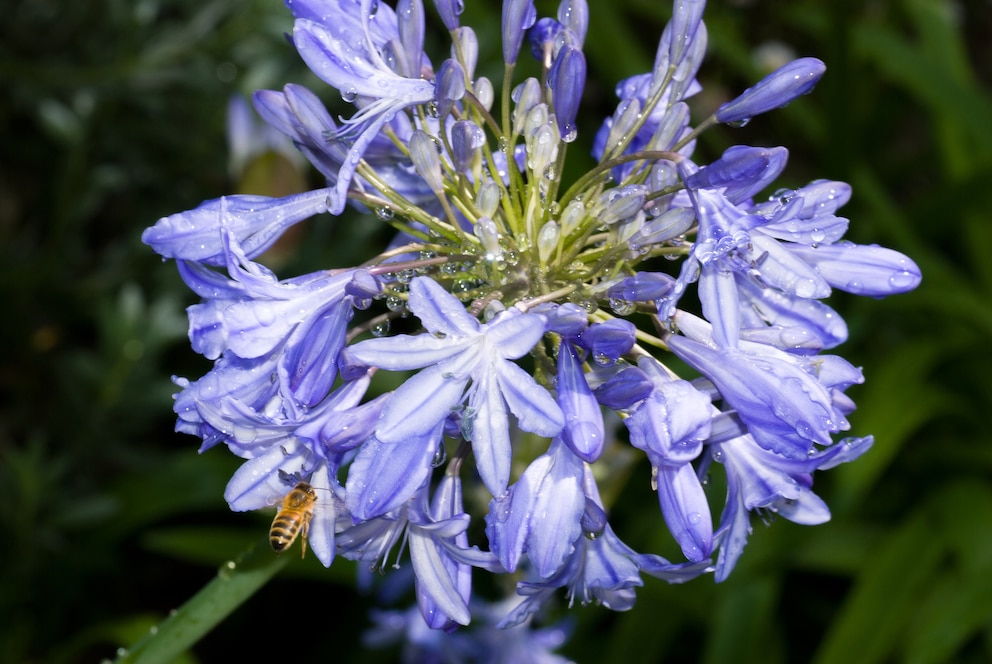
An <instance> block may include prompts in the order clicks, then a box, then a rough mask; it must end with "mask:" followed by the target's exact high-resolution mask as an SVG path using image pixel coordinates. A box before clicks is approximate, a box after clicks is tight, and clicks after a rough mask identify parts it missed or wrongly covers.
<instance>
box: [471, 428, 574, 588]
mask: <svg viewBox="0 0 992 664" xmlns="http://www.w3.org/2000/svg"><path fill="white" fill-rule="evenodd" d="M582 479H583V465H582V461H581V460H580V459H579V458H578V457H577V456H576V455H575V454H574V453H573V452H572V451H571V450H570V449H569V447H568V446H567V445H565V444H564V443H563V442H562V440H561V438H560V437H558V438H555V439H554V440H553V441H552V442H551V447H550V448H549V449H548V451H547V452H546V453H545V454H542V455H541V456H539V457H538V458H536V459H534V461H532V462H531V464H530V465H529V466H528V467H527V470H525V471H524V472H523V474H522V475H521V476H520V479H518V480H517V482H516V483H515V484H513V485H512V486H511V487H510V488H509V489H508V490H507V491H506V492H505V493H503V494H502V495H500V496H497V497H495V498H493V499H492V500H491V501H490V502H489V514H487V515H486V536H487V537H488V539H489V547H490V549H491V550H492V551H493V553H494V554H496V556H497V557H498V558H499V560H500V562H501V563H502V564H503V567H505V568H506V569H507V571H510V572H512V571H514V570H516V569H517V565H518V564H519V562H520V557H521V555H523V553H527V558H528V559H529V560H530V562H531V564H532V565H533V566H534V569H535V571H536V573H537V575H538V576H540V577H541V578H548V577H551V576H552V575H554V574H555V573H556V572H557V571H558V570H559V569H560V568H561V566H562V565H563V564H564V562H565V559H566V558H567V557H568V556H569V555H570V554H571V553H572V551H573V549H574V544H575V541H576V540H577V539H578V538H579V536H580V535H581V533H582V527H581V518H582V513H583V511H584V510H585V504H586V499H585V494H584V492H583V488H582Z"/></svg>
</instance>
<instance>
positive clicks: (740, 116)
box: [715, 58, 827, 123]
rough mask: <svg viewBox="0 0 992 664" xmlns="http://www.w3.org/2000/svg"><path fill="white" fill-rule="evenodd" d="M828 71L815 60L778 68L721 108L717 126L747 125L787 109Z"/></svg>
mask: <svg viewBox="0 0 992 664" xmlns="http://www.w3.org/2000/svg"><path fill="white" fill-rule="evenodd" d="M826 70H827V67H826V65H824V64H823V62H822V61H820V60H817V59H816V58H799V59H798V60H793V61H792V62H790V63H789V64H787V65H784V66H782V67H779V68H778V69H776V70H775V71H773V72H772V73H771V74H769V75H768V76H766V77H764V78H763V79H761V80H760V81H758V82H757V83H756V84H755V85H754V86H753V87H750V88H748V89H747V90H745V91H744V92H743V93H742V94H741V95H740V96H739V97H737V98H736V99H734V100H732V101H728V102H727V103H725V104H722V105H721V106H720V108H718V109H717V111H716V113H715V115H716V119H717V121H718V122H728V123H745V122H747V121H748V120H750V119H751V118H752V117H754V116H755V115H759V114H760V113H765V112H767V111H770V110H772V109H776V108H780V107H782V106H785V105H786V104H788V103H789V102H790V101H792V100H793V99H795V98H796V97H799V96H802V95H804V94H808V93H809V92H810V91H811V90H812V89H813V86H815V85H816V84H817V82H819V80H820V77H822V76H823V73H824V72H825V71H826Z"/></svg>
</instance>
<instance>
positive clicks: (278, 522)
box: [269, 482, 317, 556]
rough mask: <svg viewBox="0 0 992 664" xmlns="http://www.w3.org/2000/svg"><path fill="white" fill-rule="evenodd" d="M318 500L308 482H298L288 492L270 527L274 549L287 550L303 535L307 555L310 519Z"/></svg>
mask: <svg viewBox="0 0 992 664" xmlns="http://www.w3.org/2000/svg"><path fill="white" fill-rule="evenodd" d="M316 502H317V493H316V492H315V491H314V490H313V487H312V486H310V485H309V484H307V483H306V482H300V483H298V484H297V485H296V486H295V487H294V488H293V490H292V491H290V492H289V493H288V494H286V497H285V498H284V499H283V501H282V506H281V507H280V508H279V512H277V513H276V518H275V519H273V520H272V527H271V528H269V544H270V545H271V546H272V550H273V551H275V552H276V553H280V552H282V551H285V550H286V549H288V548H289V547H291V546H292V545H293V542H295V541H296V538H297V537H299V536H300V535H302V536H303V543H302V544H303V556H305V555H306V553H307V533H308V532H309V531H310V520H311V519H312V518H313V509H314V505H315V504H316Z"/></svg>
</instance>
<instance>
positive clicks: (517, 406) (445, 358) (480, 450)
mask: <svg viewBox="0 0 992 664" xmlns="http://www.w3.org/2000/svg"><path fill="white" fill-rule="evenodd" d="M408 305H409V307H410V310H411V311H412V312H413V313H414V315H416V316H417V317H418V318H420V321H421V323H422V324H423V326H424V328H425V329H426V330H427V331H428V332H429V333H430V334H421V335H418V336H409V335H397V336H395V337H389V338H381V339H369V340H367V341H362V342H359V343H357V344H355V345H353V346H351V347H350V349H349V350H350V354H351V356H352V357H354V358H355V359H357V360H358V361H360V362H363V363H365V364H366V365H368V366H373V367H380V368H382V369H388V370H390V371H406V370H410V369H419V368H424V367H426V368H425V369H424V370H423V371H421V372H419V373H418V374H416V375H415V376H413V377H412V378H410V379H408V380H407V381H406V382H404V383H403V385H401V386H400V387H399V388H397V389H396V391H395V392H394V393H393V396H392V397H391V398H390V400H389V403H388V404H387V405H386V408H385V410H384V412H383V416H382V419H381V420H380V422H379V425H378V427H376V438H377V439H378V440H379V441H381V442H382V443H387V444H388V443H399V442H402V441H404V440H406V439H407V438H409V437H411V436H422V435H423V434H425V433H427V432H429V431H431V430H433V429H434V428H436V427H437V426H438V425H439V424H440V423H442V422H443V421H444V420H445V418H447V417H448V415H449V414H450V413H451V412H452V409H454V408H456V407H458V406H459V404H461V403H462V401H463V400H464V399H465V396H466V389H468V394H467V397H468V399H467V401H468V403H467V406H468V407H467V408H466V409H465V410H464V411H463V413H462V419H463V428H464V431H465V435H466V438H467V439H468V440H470V441H471V442H472V453H473V456H474V457H475V459H476V463H477V467H478V470H479V474H480V476H481V477H482V480H483V482H484V483H485V484H486V487H487V488H488V489H489V490H490V492H492V494H493V495H497V496H498V495H500V494H502V493H503V491H504V490H505V489H506V485H507V482H508V481H509V478H510V461H511V457H512V454H511V450H510V430H509V418H508V415H507V408H509V411H510V412H512V413H513V414H514V415H515V416H516V417H517V421H518V424H519V426H520V428H521V429H523V430H524V431H530V432H532V433H536V434H538V435H541V436H548V437H551V436H555V435H557V434H558V433H559V432H560V431H561V428H562V426H563V425H564V417H563V416H562V413H561V409H560V408H559V407H558V404H556V403H555V401H554V399H553V398H552V397H551V395H550V394H549V393H548V392H547V390H545V389H544V388H543V387H541V386H540V385H538V384H537V382H536V381H535V380H534V378H533V377H532V376H531V375H530V374H528V373H527V372H526V371H524V370H523V369H521V368H520V367H519V366H518V365H517V364H515V363H514V362H512V360H514V359H517V358H519V357H522V356H523V355H525V354H526V353H528V352H529V351H530V350H531V349H532V348H533V347H534V345H535V344H537V342H538V341H539V340H540V339H541V337H542V336H543V335H544V332H545V321H544V318H543V317H542V316H539V315H535V314H530V313H520V312H519V311H517V310H515V309H511V310H507V311H504V312H503V313H501V314H500V315H498V316H497V317H496V318H494V319H493V320H492V322H490V323H487V324H482V323H479V321H478V320H477V319H476V318H475V317H473V316H472V315H471V314H469V313H468V312H467V311H466V310H465V306H464V305H463V304H462V303H461V302H460V301H459V300H458V299H457V298H456V297H455V296H454V295H452V294H451V293H449V292H447V291H446V290H444V288H442V287H441V286H440V285H439V284H438V283H437V282H436V281H434V280H433V279H430V278H427V277H417V278H415V279H414V280H413V281H411V283H410V296H409V301H408ZM470 381H471V387H469V382H470Z"/></svg>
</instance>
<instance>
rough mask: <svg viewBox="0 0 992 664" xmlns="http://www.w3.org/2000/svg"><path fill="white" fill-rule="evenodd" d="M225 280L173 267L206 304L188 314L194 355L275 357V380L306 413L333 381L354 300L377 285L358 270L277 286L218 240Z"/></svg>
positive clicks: (229, 243)
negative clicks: (223, 257) (222, 249)
mask: <svg viewBox="0 0 992 664" xmlns="http://www.w3.org/2000/svg"><path fill="white" fill-rule="evenodd" d="M224 237H225V242H226V246H225V249H226V252H227V258H228V273H229V275H230V279H225V278H224V277H223V276H222V275H220V274H218V273H216V272H213V271H212V270H209V269H207V268H204V267H202V266H200V265H198V264H196V263H180V264H179V268H180V275H181V276H182V277H183V280H184V281H185V282H186V284H187V285H188V286H189V287H190V288H192V289H193V290H194V291H195V292H197V293H199V294H200V295H202V296H204V297H205V298H207V299H206V300H205V301H204V302H203V303H201V304H195V305H193V306H191V307H189V309H188V313H189V320H190V328H189V336H190V341H191V342H192V346H193V349H194V350H196V351H197V352H200V353H202V354H203V355H205V356H206V357H208V358H210V359H215V358H217V357H220V355H221V354H222V353H224V352H226V351H230V352H232V353H233V354H235V355H237V356H238V357H241V358H244V359H254V358H259V357H263V356H265V355H268V354H270V353H273V352H277V351H278V352H280V366H279V370H280V377H281V379H282V382H283V384H284V385H285V387H286V389H287V390H288V392H289V393H290V394H292V395H293V396H294V397H295V398H296V399H297V400H298V401H299V403H300V404H303V405H305V406H312V405H314V404H316V403H318V402H319V401H320V400H321V399H323V398H324V396H325V395H326V394H327V391H328V390H329V389H330V387H331V385H332V384H333V382H334V378H335V375H336V367H337V358H338V354H339V352H340V350H341V348H342V347H343V346H344V332H345V328H346V326H347V323H348V322H349V321H350V320H351V316H352V302H353V298H354V297H355V296H356V295H357V296H358V298H359V299H367V298H370V297H372V296H374V295H375V294H376V293H378V290H379V285H378V282H377V280H376V279H375V278H374V277H372V276H371V275H370V274H368V273H367V272H365V271H362V270H349V271H345V272H342V273H339V274H336V275H332V274H329V273H327V272H320V273H315V274H311V275H304V276H302V277H298V278H295V279H291V280H288V281H278V280H277V279H276V278H275V276H274V275H272V274H271V273H270V272H268V271H267V270H265V269H264V268H262V267H261V266H260V265H257V264H255V263H252V262H250V261H248V259H247V258H246V257H245V256H244V254H243V253H242V252H241V251H240V248H239V247H238V246H237V245H236V244H235V243H234V242H233V238H231V236H230V234H229V233H226V232H225V233H224Z"/></svg>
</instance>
